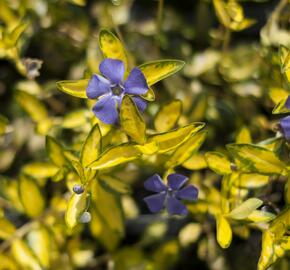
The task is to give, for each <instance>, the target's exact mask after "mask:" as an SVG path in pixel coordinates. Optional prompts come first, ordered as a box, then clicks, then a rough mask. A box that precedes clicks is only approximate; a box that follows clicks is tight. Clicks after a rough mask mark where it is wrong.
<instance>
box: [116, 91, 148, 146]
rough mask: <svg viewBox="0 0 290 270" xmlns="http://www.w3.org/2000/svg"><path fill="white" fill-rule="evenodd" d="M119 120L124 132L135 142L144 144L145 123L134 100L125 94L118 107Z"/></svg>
mask: <svg viewBox="0 0 290 270" xmlns="http://www.w3.org/2000/svg"><path fill="white" fill-rule="evenodd" d="M120 122H121V126H122V128H123V130H124V131H125V133H126V134H127V135H128V136H130V137H131V138H132V139H133V140H134V141H135V142H136V143H138V144H144V143H145V141H146V124H145V122H144V120H143V118H142V116H141V115H140V112H139V111H138V109H137V107H136V105H135V103H134V101H133V100H132V98H131V97H130V96H127V95H125V96H124V98H123V100H122V104H121V109H120Z"/></svg>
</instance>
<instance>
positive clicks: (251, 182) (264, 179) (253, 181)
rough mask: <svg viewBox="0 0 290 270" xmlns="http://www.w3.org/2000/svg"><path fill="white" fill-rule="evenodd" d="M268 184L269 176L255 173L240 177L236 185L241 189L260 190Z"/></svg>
mask: <svg viewBox="0 0 290 270" xmlns="http://www.w3.org/2000/svg"><path fill="white" fill-rule="evenodd" d="M268 183H269V176H268V175H262V174H257V173H245V174H242V175H240V178H239V181H238V182H237V183H235V184H237V185H238V186H239V187H242V188H260V187H263V186H265V185H267V184H268Z"/></svg>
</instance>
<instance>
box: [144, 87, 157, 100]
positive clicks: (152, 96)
mask: <svg viewBox="0 0 290 270" xmlns="http://www.w3.org/2000/svg"><path fill="white" fill-rule="evenodd" d="M141 96H142V98H144V99H146V100H148V101H154V100H155V93H154V91H153V89H152V88H151V87H149V89H148V91H147V92H146V94H144V95H141Z"/></svg>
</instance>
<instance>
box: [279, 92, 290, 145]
mask: <svg viewBox="0 0 290 270" xmlns="http://www.w3.org/2000/svg"><path fill="white" fill-rule="evenodd" d="M285 107H286V108H287V109H289V110H290V96H288V98H287V100H286V102H285ZM280 125H281V128H282V132H283V134H284V136H285V138H286V139H287V140H288V141H289V140H290V115H288V116H286V117H283V118H282V119H281V120H280Z"/></svg>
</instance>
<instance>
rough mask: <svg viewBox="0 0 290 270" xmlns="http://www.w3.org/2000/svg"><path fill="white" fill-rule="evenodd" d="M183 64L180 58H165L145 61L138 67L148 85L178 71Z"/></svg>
mask: <svg viewBox="0 0 290 270" xmlns="http://www.w3.org/2000/svg"><path fill="white" fill-rule="evenodd" d="M184 64H185V63H184V62H183V61H180V60H171V59H167V60H157V61H151V62H147V63H144V64H142V65H141V66H139V68H140V69H141V71H142V73H143V74H144V76H145V78H146V81H147V84H148V86H151V85H153V84H155V83H157V82H159V81H161V80H163V79H164V78H166V77H169V76H170V75H172V74H174V73H176V72H178V71H179V70H181V69H182V68H183V66H184Z"/></svg>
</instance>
